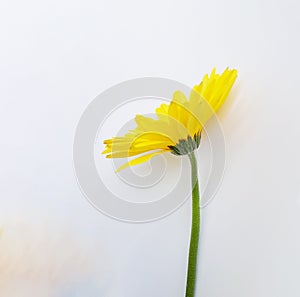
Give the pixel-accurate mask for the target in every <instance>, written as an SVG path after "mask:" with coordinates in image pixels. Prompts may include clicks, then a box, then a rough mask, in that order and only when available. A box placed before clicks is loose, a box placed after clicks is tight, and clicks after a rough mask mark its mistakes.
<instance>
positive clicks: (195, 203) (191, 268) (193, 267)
mask: <svg viewBox="0 0 300 297" xmlns="http://www.w3.org/2000/svg"><path fill="white" fill-rule="evenodd" d="M189 159H190V162H191V170H192V187H193V192H192V226H191V239H190V250H189V263H188V273H187V283H186V293H185V297H194V296H195V283H196V273H197V254H198V244H199V232H200V196H199V184H198V170H197V160H196V157H195V154H194V152H192V153H191V154H189Z"/></svg>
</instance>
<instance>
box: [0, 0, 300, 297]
mask: <svg viewBox="0 0 300 297" xmlns="http://www.w3.org/2000/svg"><path fill="white" fill-rule="evenodd" d="M299 27H300V21H299V7H298V4H297V1H291V0H287V1H267V0H253V1H234V0H228V1H221V0H217V1H216V0H212V1H192V0H189V1H158V0H154V1H148V2H145V1H132V0H131V1H91V0H87V1H83V0H81V1H78V0H72V1H71V0H60V1H58V0H57V1H50V0H46V1H34V0H27V1H20V0H19V1H18V0H12V1H8V0H6V1H2V2H1V4H0V34H1V35H0V38H1V39H0V40H1V47H0V63H1V67H0V82H1V83H0V94H1V108H0V121H1V125H0V133H1V134H0V135H1V156H0V164H1V166H0V175H1V185H0V199H1V207H0V226H1V230H2V231H1V232H2V233H1V237H0V292H1V294H0V295H1V296H5V297H19V296H20V297H23V296H33V297H76V296H80V297H81V296H85V297H94V296H101V297H102V296H105V297H140V296H143V297H166V296H168V297H171V296H172V297H183V296H184V286H185V267H186V254H187V242H188V238H189V218H190V205H189V204H188V203H187V204H185V205H184V207H182V208H181V209H180V210H179V211H177V212H176V213H174V214H173V215H171V216H169V217H168V218H166V219H164V220H161V221H157V222H154V223H151V224H141V225H134V224H125V223H120V222H118V221H114V220H112V219H110V218H107V217H105V216H103V215H102V214H101V213H99V212H97V211H96V210H95V209H93V208H92V207H91V206H90V205H89V204H88V203H87V201H86V200H85V199H84V198H83V196H82V194H81V193H80V191H79V189H78V186H77V183H76V179H75V176H74V172H73V165H72V142H73V136H74V132H75V128H76V125H77V123H78V120H79V118H80V115H81V114H82V112H83V111H84V109H85V107H86V106H87V104H88V103H89V102H90V101H91V100H92V99H93V98H94V97H96V96H97V95H98V94H99V93H100V92H102V91H103V90H105V89H106V88H108V87H110V86H112V85H114V84H116V83H119V82H121V81H123V80H128V79H131V78H136V77H141V76H160V77H167V78H172V79H175V80H178V81H181V82H183V83H185V84H187V85H191V86H192V85H194V84H195V83H198V82H199V81H200V79H201V78H202V75H203V74H204V73H206V72H208V71H210V70H211V68H212V67H213V66H216V67H217V68H218V69H219V70H223V68H224V67H226V66H230V67H235V68H237V69H238V70H239V77H238V80H237V83H236V86H235V89H234V91H233V93H232V96H231V97H230V98H229V100H228V101H227V103H226V105H225V106H224V108H223V109H222V111H221V113H220V116H221V120H222V123H223V128H224V131H225V137H226V143H227V167H226V174H225V177H224V181H223V184H222V187H221V189H220V191H219V192H218V194H217V197H216V198H215V199H214V201H213V202H212V203H211V204H210V205H209V206H208V207H207V208H205V209H204V210H203V212H202V219H203V221H202V233H201V242H200V253H199V273H198V280H199V282H198V287H197V296H200V297H220V296H222V297H225V296H226V297H227V296H228V297H254V296H255V297H271V296H272V297H282V296H291V297H293V296H300V285H299V275H300V255H299V250H300V237H299V227H300V195H299V190H300V189H299V179H300V174H299V165H300V164H299V155H298V154H299V149H300V142H299V132H300V131H299V127H300V117H299V115H298V113H299V107H300V103H299V100H300V98H299V66H300V62H299V52H300V43H299Z"/></svg>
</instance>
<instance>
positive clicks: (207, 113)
mask: <svg viewBox="0 0 300 297" xmlns="http://www.w3.org/2000/svg"><path fill="white" fill-rule="evenodd" d="M236 77H237V71H236V70H235V69H234V70H229V69H228V68H227V69H226V70H225V71H224V72H223V73H222V74H217V73H216V69H215V68H214V69H213V70H212V72H211V74H210V75H208V74H206V75H205V76H204V77H203V80H202V82H201V83H200V84H199V85H196V86H194V88H193V89H192V91H191V94H190V97H189V99H187V98H186V97H185V95H184V94H183V93H182V92H180V91H176V92H175V93H174V95H173V99H172V101H171V103H170V104H165V103H163V104H161V105H160V107H158V108H157V109H156V116H157V118H156V119H152V118H149V117H145V116H142V115H136V117H135V122H136V128H135V129H134V130H130V131H129V132H128V133H127V134H126V135H124V136H123V137H113V138H111V139H107V140H105V141H104V144H105V146H106V147H105V150H104V151H103V152H102V154H106V157H107V158H126V157H133V156H137V155H141V156H139V157H137V158H134V159H132V160H130V161H129V162H127V163H126V164H124V165H123V166H121V167H120V168H119V169H118V171H120V170H122V169H124V168H126V167H128V166H133V165H137V164H140V163H143V162H146V161H148V160H150V159H151V158H152V157H154V156H156V155H159V154H162V153H165V152H171V153H173V154H175V155H185V154H190V153H191V152H192V151H194V150H195V149H197V148H198V147H199V144H200V136H201V131H202V128H203V126H204V125H205V124H206V122H207V121H208V120H209V119H210V118H211V117H212V115H213V114H214V113H215V112H216V111H217V110H218V109H219V108H220V107H221V106H222V104H223V103H224V101H225V99H226V98H227V96H228V93H229V91H230V90H231V88H232V86H233V84H234V81H235V79H236Z"/></svg>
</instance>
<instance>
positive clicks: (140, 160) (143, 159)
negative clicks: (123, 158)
mask: <svg viewBox="0 0 300 297" xmlns="http://www.w3.org/2000/svg"><path fill="white" fill-rule="evenodd" d="M165 152H166V151H159V152H155V153H151V154H148V155H144V156H141V157H138V158H136V159H133V160H131V161H129V162H127V163H125V164H124V165H122V166H121V167H119V168H118V170H117V172H120V171H121V170H123V169H125V168H127V167H129V166H134V165H138V164H141V163H144V162H147V161H149V160H150V159H151V158H153V157H154V156H157V155H159V154H162V153H165Z"/></svg>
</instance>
